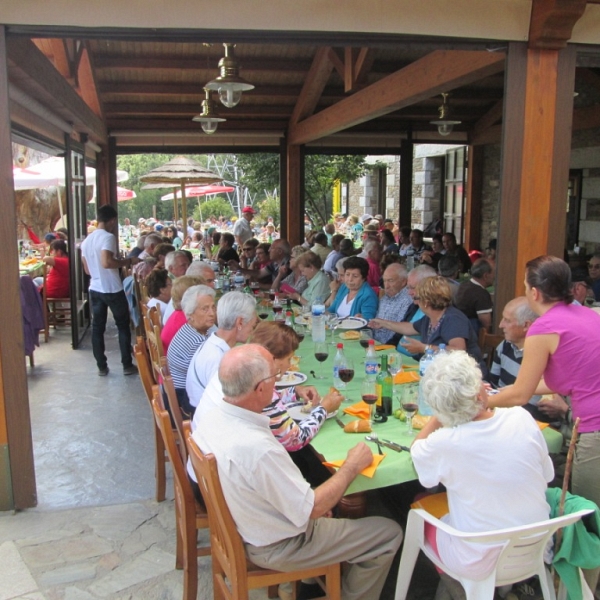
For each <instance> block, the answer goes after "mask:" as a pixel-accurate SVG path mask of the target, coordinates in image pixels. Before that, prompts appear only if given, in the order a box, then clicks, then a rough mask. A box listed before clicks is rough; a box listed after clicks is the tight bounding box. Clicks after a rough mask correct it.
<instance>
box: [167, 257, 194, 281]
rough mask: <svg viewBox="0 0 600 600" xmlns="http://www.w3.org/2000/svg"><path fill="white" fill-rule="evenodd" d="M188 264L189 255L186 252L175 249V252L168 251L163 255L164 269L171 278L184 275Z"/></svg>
mask: <svg viewBox="0 0 600 600" xmlns="http://www.w3.org/2000/svg"><path fill="white" fill-rule="evenodd" d="M189 266H190V257H189V256H188V254H187V252H183V251H182V250H175V252H169V253H168V254H167V255H166V256H165V269H167V271H168V272H169V277H170V278H171V279H177V277H182V276H183V275H185V272H186V271H187V269H188V267H189Z"/></svg>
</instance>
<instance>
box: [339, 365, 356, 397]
mask: <svg viewBox="0 0 600 600" xmlns="http://www.w3.org/2000/svg"><path fill="white" fill-rule="evenodd" d="M338 377H339V378H340V380H341V381H342V382H343V383H344V384H348V383H350V382H351V381H352V380H353V379H354V361H353V360H352V359H351V358H348V357H347V356H345V357H344V362H343V364H341V365H340V366H339V368H338ZM344 400H348V398H347V397H346V396H344Z"/></svg>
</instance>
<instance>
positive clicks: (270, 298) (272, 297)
mask: <svg viewBox="0 0 600 600" xmlns="http://www.w3.org/2000/svg"><path fill="white" fill-rule="evenodd" d="M276 294H277V290H275V289H270V290H269V300H270V301H271V302H273V300H275V296H276Z"/></svg>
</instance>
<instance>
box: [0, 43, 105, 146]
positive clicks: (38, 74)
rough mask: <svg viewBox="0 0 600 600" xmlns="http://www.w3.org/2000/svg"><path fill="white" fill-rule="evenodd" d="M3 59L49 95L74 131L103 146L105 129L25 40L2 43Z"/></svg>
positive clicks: (62, 79)
mask: <svg viewBox="0 0 600 600" xmlns="http://www.w3.org/2000/svg"><path fill="white" fill-rule="evenodd" d="M6 49H7V58H8V60H9V61H10V62H12V63H13V65H14V67H15V68H16V69H18V70H20V71H22V72H23V73H25V74H26V75H27V76H28V77H30V79H31V81H32V82H35V85H36V86H38V88H39V89H40V90H41V91H42V92H43V93H44V94H49V95H50V96H51V97H52V98H53V99H54V101H55V102H57V103H59V104H60V105H61V106H62V107H63V108H64V110H66V111H67V112H68V113H69V114H70V115H71V116H72V120H73V123H74V125H75V128H76V129H77V130H78V131H81V132H85V133H87V134H89V135H92V136H93V137H95V138H96V139H97V140H99V141H101V142H105V141H106V139H107V133H106V127H105V126H104V123H103V122H102V120H101V119H100V118H99V117H98V116H97V115H96V114H94V112H93V111H92V110H91V109H90V107H89V106H88V105H87V104H86V103H85V101H84V100H83V98H81V96H79V95H78V94H77V92H76V91H75V90H74V89H73V88H72V87H71V86H70V85H69V84H68V83H67V81H66V80H65V79H64V78H63V77H62V76H61V75H60V73H59V72H58V71H57V70H56V69H55V68H53V66H52V64H51V63H50V61H49V60H48V59H47V58H46V57H45V56H44V54H43V53H42V52H41V51H40V50H39V49H38V48H37V47H36V46H35V44H34V43H33V42H32V41H31V40H28V39H25V38H19V37H11V38H8V39H7V40H6Z"/></svg>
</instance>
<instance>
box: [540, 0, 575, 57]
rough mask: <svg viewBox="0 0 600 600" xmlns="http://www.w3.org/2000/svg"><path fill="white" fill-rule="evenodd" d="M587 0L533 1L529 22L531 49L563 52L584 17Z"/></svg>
mask: <svg viewBox="0 0 600 600" xmlns="http://www.w3.org/2000/svg"><path fill="white" fill-rule="evenodd" d="M586 4H587V0H533V4H532V6H531V20H530V22H529V48H531V49H538V50H561V49H562V48H566V46H567V42H568V41H569V40H570V39H571V35H572V34H573V27H574V26H575V23H577V21H579V19H580V18H581V17H582V16H583V13H584V12H585V6H586Z"/></svg>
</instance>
